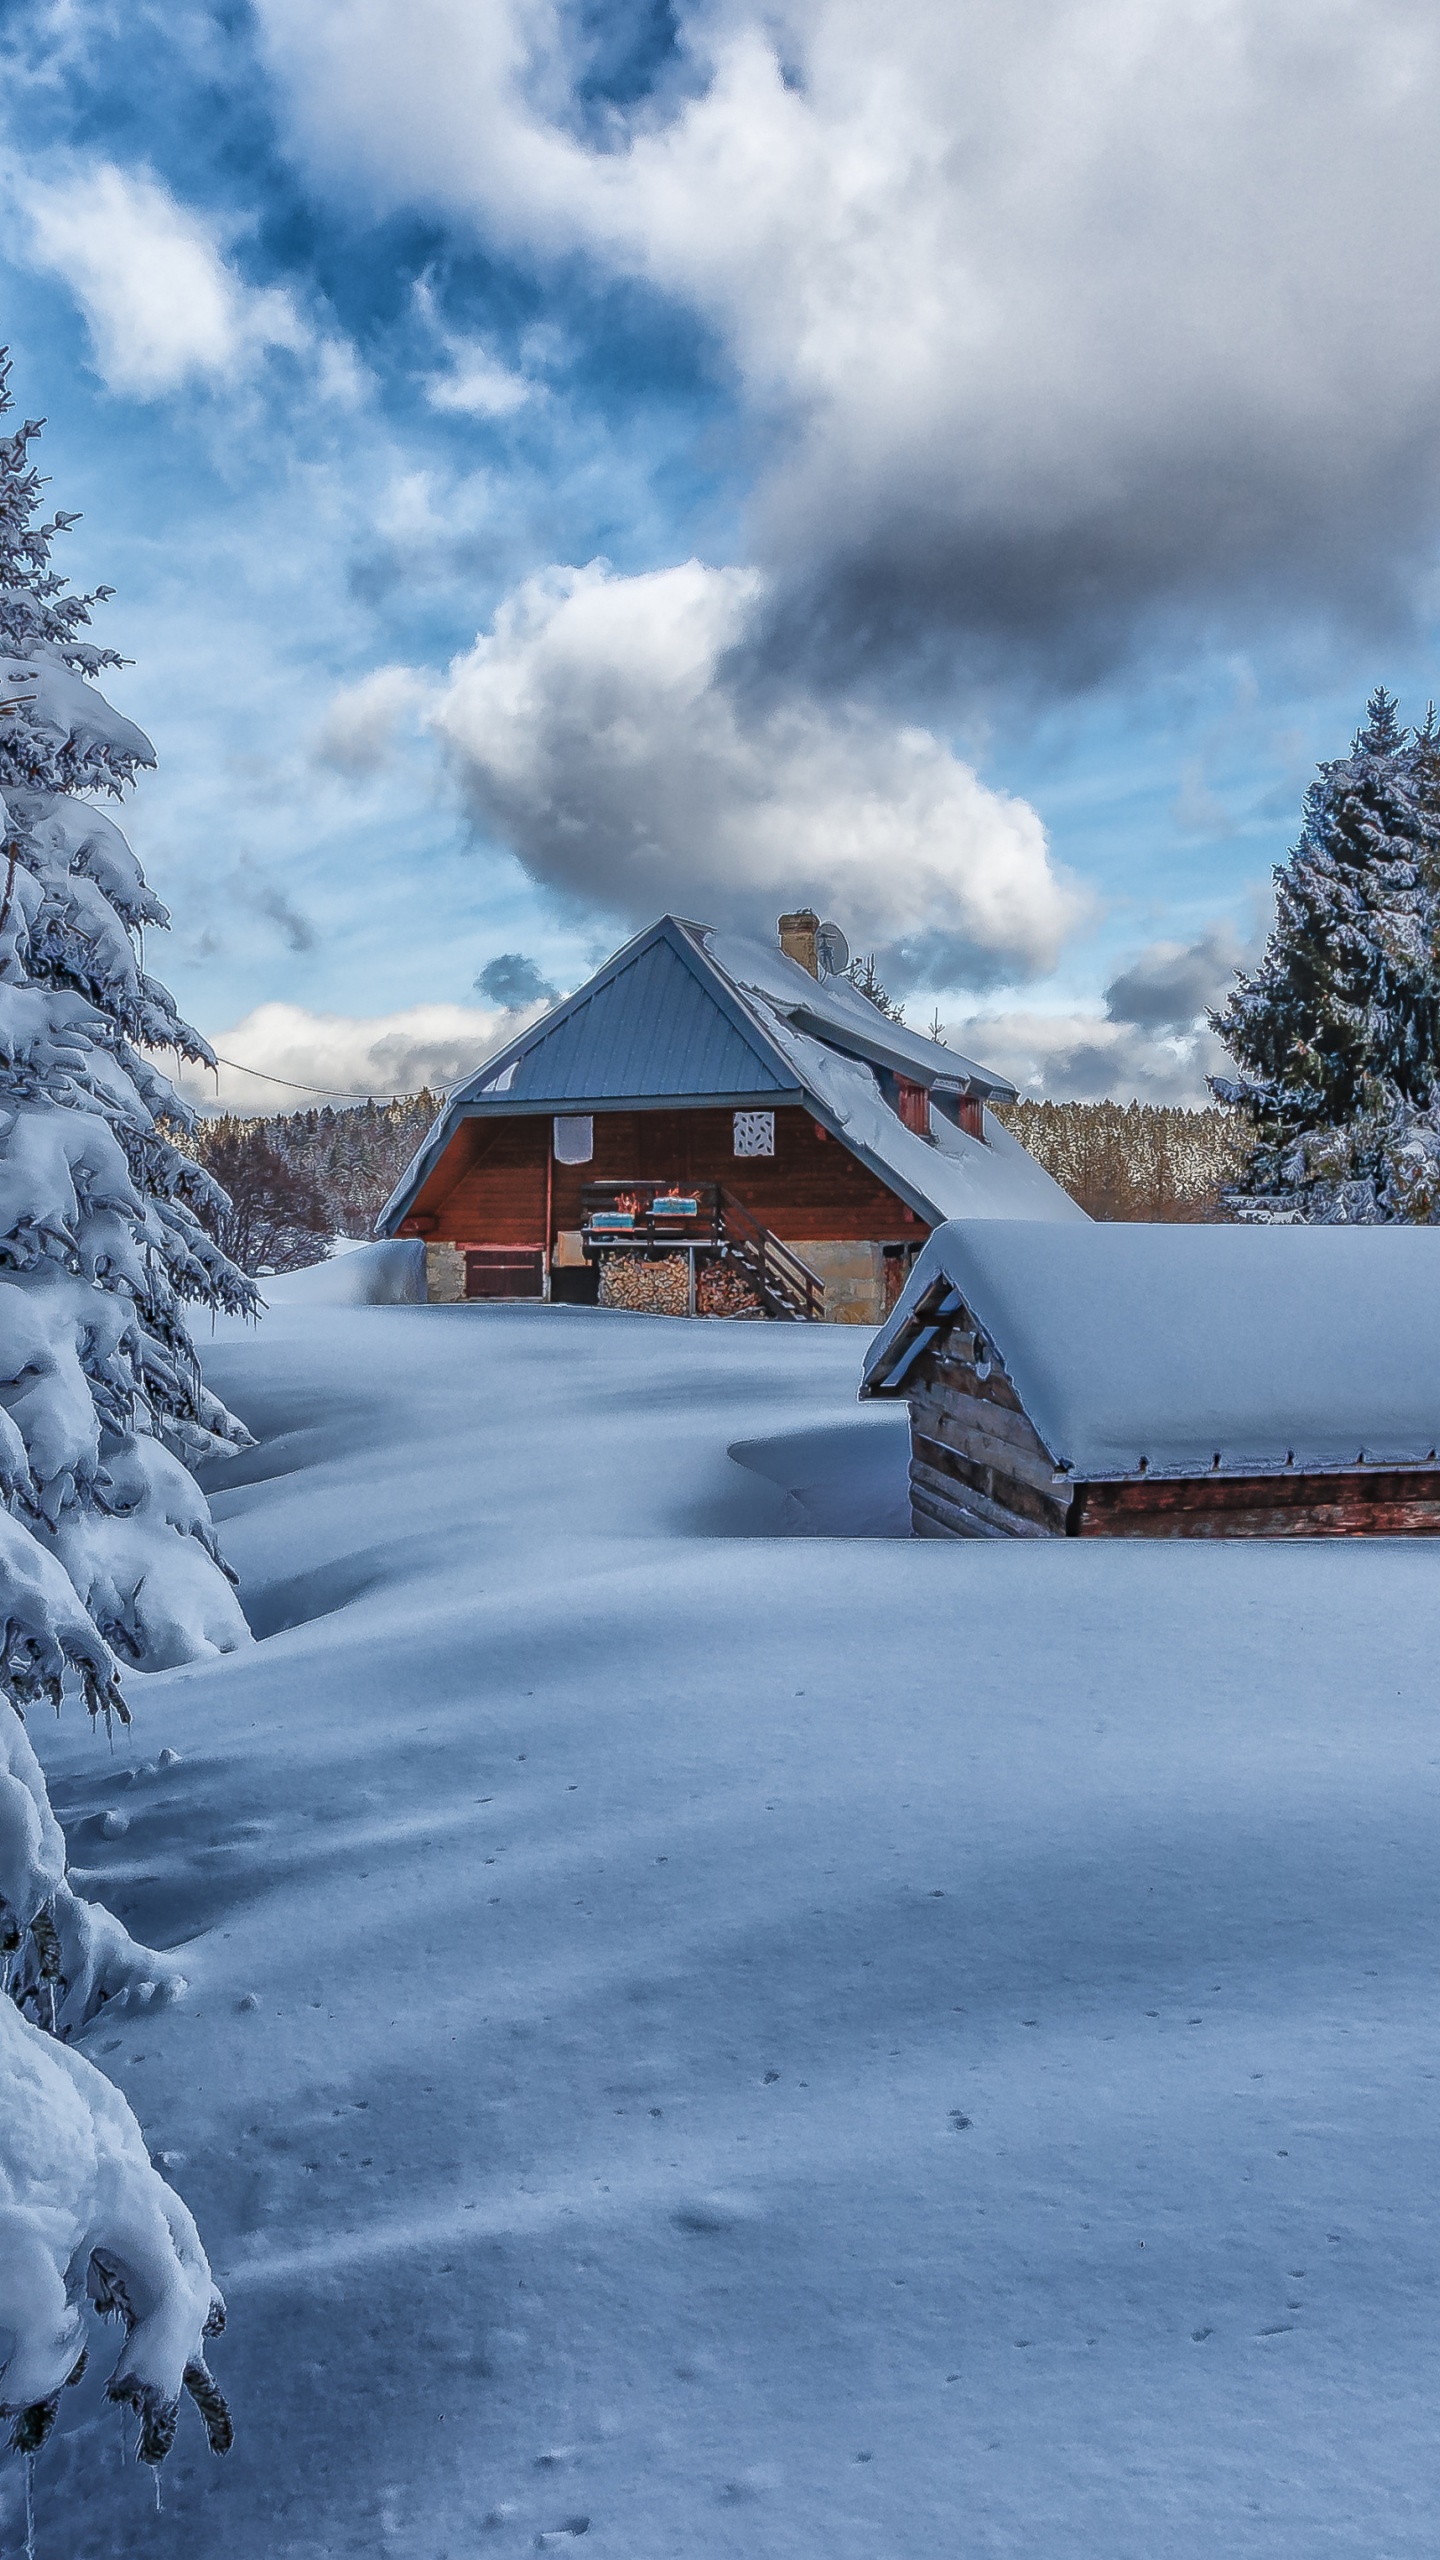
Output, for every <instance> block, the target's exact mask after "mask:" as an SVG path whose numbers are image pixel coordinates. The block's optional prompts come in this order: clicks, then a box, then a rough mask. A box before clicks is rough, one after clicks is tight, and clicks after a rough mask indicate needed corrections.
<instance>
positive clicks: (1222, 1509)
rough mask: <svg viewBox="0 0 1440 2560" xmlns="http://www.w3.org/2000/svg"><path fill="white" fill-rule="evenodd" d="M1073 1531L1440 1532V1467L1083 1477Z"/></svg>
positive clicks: (1225, 1534) (1224, 1534) (1250, 1534)
mask: <svg viewBox="0 0 1440 2560" xmlns="http://www.w3.org/2000/svg"><path fill="white" fill-rule="evenodd" d="M1066 1529H1067V1532H1068V1534H1069V1536H1071V1537H1072V1538H1358V1537H1371V1538H1415V1537H1429V1538H1434V1537H1440V1474H1437V1473H1436V1471H1435V1469H1434V1468H1426V1467H1396V1468H1394V1469H1393V1470H1382V1469H1379V1468H1377V1469H1376V1471H1375V1472H1374V1474H1373V1475H1372V1474H1364V1475H1362V1474H1358V1473H1357V1474H1354V1475H1352V1474H1350V1473H1348V1472H1347V1473H1345V1474H1344V1475H1327V1476H1322V1475H1293V1476H1291V1475H1284V1476H1277V1475H1265V1476H1178V1477H1170V1478H1169V1479H1166V1478H1163V1477H1161V1478H1157V1477H1154V1476H1146V1477H1142V1478H1140V1479H1138V1480H1132V1481H1131V1482H1129V1483H1124V1484H1082V1485H1077V1486H1076V1488H1075V1500H1074V1503H1073V1505H1072V1508H1071V1512H1070V1517H1069V1519H1068V1521H1067V1522H1066Z"/></svg>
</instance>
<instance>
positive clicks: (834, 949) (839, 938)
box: [815, 924, 850, 978]
mask: <svg viewBox="0 0 1440 2560" xmlns="http://www.w3.org/2000/svg"><path fill="white" fill-rule="evenodd" d="M815 959H816V963H817V965H818V967H819V971H820V975H821V977H822V978H843V977H844V975H845V972H846V970H847V969H848V968H849V966H850V945H849V943H848V942H847V941H846V939H845V936H844V934H843V933H842V932H841V930H840V927H839V926H838V924H822V925H821V927H820V930H819V932H818V933H817V934H816V936H815Z"/></svg>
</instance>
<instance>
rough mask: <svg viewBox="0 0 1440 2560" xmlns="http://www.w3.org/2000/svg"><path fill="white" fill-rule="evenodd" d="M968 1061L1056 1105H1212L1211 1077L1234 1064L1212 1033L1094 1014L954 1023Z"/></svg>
mask: <svg viewBox="0 0 1440 2560" xmlns="http://www.w3.org/2000/svg"><path fill="white" fill-rule="evenodd" d="M945 1036H946V1038H947V1040H949V1041H951V1042H952V1043H953V1045H954V1046H955V1047H956V1048H957V1049H959V1050H961V1051H962V1053H963V1054H964V1055H965V1056H966V1057H971V1058H979V1059H981V1060H982V1061H983V1062H984V1064H985V1065H986V1066H987V1067H993V1068H994V1069H995V1070H996V1072H997V1073H998V1074H1000V1075H1004V1076H1008V1077H1009V1078H1010V1080H1011V1082H1012V1084H1015V1085H1018V1087H1019V1089H1020V1092H1021V1093H1022V1094H1023V1095H1026V1096H1029V1097H1034V1098H1037V1099H1040V1098H1043V1099H1048V1100H1051V1101H1055V1102H1107V1101H1108V1102H1164V1103H1189V1104H1196V1103H1209V1102H1211V1101H1212V1100H1213V1098H1214V1097H1213V1096H1212V1094H1211V1093H1210V1091H1209V1088H1208V1086H1207V1085H1206V1082H1205V1079H1206V1077H1207V1075H1223V1074H1224V1073H1226V1072H1227V1071H1228V1070H1231V1069H1232V1067H1233V1061H1231V1060H1230V1059H1228V1058H1227V1057H1226V1054H1225V1052H1224V1050H1223V1049H1222V1048H1221V1046H1220V1043H1219V1041H1218V1040H1217V1039H1216V1038H1215V1037H1214V1035H1213V1033H1211V1032H1209V1031H1204V1030H1193V1031H1190V1032H1183V1033H1181V1032H1176V1033H1157V1032H1154V1031H1150V1030H1147V1029H1146V1028H1145V1027H1144V1026H1143V1025H1141V1024H1138V1023H1133V1022H1113V1021H1111V1020H1110V1019H1109V1018H1108V1016H1106V1015H1103V1014H1097V1013H1086V1012H1080V1011H1077V1012H1074V1013H1055V1014H1051V1013H1036V1012H1023V1011H1016V1012H1006V1013H983V1014H971V1015H970V1016H969V1017H968V1018H967V1019H964V1020H959V1021H951V1022H949V1023H948V1024H947V1026H946V1033H945Z"/></svg>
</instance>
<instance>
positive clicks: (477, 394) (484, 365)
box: [413, 276, 535, 418]
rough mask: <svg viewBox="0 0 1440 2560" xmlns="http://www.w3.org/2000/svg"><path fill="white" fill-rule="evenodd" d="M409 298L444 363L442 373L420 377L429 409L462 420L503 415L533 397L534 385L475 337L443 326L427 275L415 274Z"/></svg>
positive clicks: (505, 416) (509, 414) (519, 407)
mask: <svg viewBox="0 0 1440 2560" xmlns="http://www.w3.org/2000/svg"><path fill="white" fill-rule="evenodd" d="M413 298H414V302H415V308H416V310H417V312H418V313H419V315H420V317H421V319H422V320H424V321H426V322H427V323H428V324H429V326H430V328H431V330H432V332H433V334H434V336H435V338H436V340H437V342H438V344H439V346H440V349H441V352H442V353H443V355H444V357H445V363H446V370H445V371H444V372H443V373H434V374H431V375H429V376H428V377H427V379H426V383H425V397H426V399H427V400H428V401H429V404H430V406H431V408H432V409H438V410H440V411H442V412H445V413H449V414H452V415H455V416H459V417H468V418H509V417H513V415H514V413H515V411H516V410H517V409H523V408H524V406H525V404H526V402H527V401H528V400H530V399H531V398H532V397H533V395H534V390H535V385H534V384H533V383H532V382H529V381H527V379H526V377H525V375H524V374H523V373H513V372H512V371H511V370H510V367H509V366H508V365H504V364H502V363H501V362H500V360H499V358H498V357H497V356H495V355H492V353H491V352H490V350H489V348H488V347H486V346H485V345H484V344H483V342H482V341H481V340H480V339H478V338H464V337H458V336H456V335H455V334H454V333H453V332H452V331H450V330H448V329H446V328H445V326H444V325H443V323H442V321H441V319H440V316H439V312H438V311H437V309H436V304H435V295H434V290H433V288H432V286H431V284H430V281H429V279H428V277H425V276H422V277H421V278H420V281H419V283H418V284H417V285H416V287H415V292H414V297H413Z"/></svg>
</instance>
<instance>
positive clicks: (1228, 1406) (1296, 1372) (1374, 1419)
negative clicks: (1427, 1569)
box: [861, 1221, 1440, 1538]
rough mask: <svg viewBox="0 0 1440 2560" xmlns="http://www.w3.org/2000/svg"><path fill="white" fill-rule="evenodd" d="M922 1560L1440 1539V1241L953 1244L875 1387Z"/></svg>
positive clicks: (1162, 1232) (1309, 1230)
mask: <svg viewBox="0 0 1440 2560" xmlns="http://www.w3.org/2000/svg"><path fill="white" fill-rule="evenodd" d="M861 1394H862V1395H864V1396H904V1397H906V1398H907V1399H908V1402H909V1406H910V1434H911V1462H910V1502H911V1517H912V1520H913V1523H914V1528H915V1532H916V1534H917V1536H919V1537H922V1538H995V1537H1012V1538H1058V1537H1066V1538H1318V1537H1354V1536H1359V1535H1369V1536H1383V1537H1397V1536H1403V1537H1410V1536H1416V1535H1422V1536H1433V1535H1434V1534H1436V1532H1437V1531H1440V1461H1437V1454H1436V1453H1437V1446H1440V1230H1437V1229H1436V1228H1434V1227H1305V1226H1259V1227H1252V1226H1211V1227H1205V1226H1183V1227H1182V1226H1173V1227H1169V1226H1138V1225H1136V1226H1130V1225H1113V1226H1110V1225H1098V1224H1096V1225H1092V1224H1090V1223H1088V1222H1087V1223H1085V1224H1084V1225H1078V1224H1077V1225H1069V1226H1063V1227H1062V1226H1047V1225H1041V1224H1039V1223H1038V1222H1034V1221H1027V1222H1025V1223H1023V1224H1022V1223H1019V1222H1016V1223H1013V1224H1012V1223H1010V1222H995V1221H991V1222H988V1223H986V1224H981V1223H979V1222H966V1223H963V1224H957V1225H952V1226H946V1227H942V1228H941V1229H940V1230H939V1231H938V1233H937V1234H936V1235H934V1236H933V1237H932V1238H931V1239H930V1242H929V1243H928V1245H927V1246H926V1248H925V1251H924V1252H923V1254H921V1256H920V1257H919V1260H918V1261H917V1263H916V1266H915V1269H914V1271H913V1273H912V1274H911V1277H910V1279H909V1281H908V1283H907V1285H906V1288H905V1290H904V1292H903V1294H902V1296H901V1298H900V1300H899V1302H898V1304H897V1305H896V1307H895V1308H894V1310H893V1313H892V1315H891V1317H890V1319H889V1321H888V1323H887V1324H886V1326H885V1328H884V1330H883V1331H882V1332H881V1334H880V1335H879V1336H878V1338H877V1340H876V1341H875V1343H874V1345H873V1346H872V1348H871V1351H870V1355H869V1358H868V1360H867V1362H866V1366H865V1376H864V1383H863V1385H862V1388H861Z"/></svg>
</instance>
